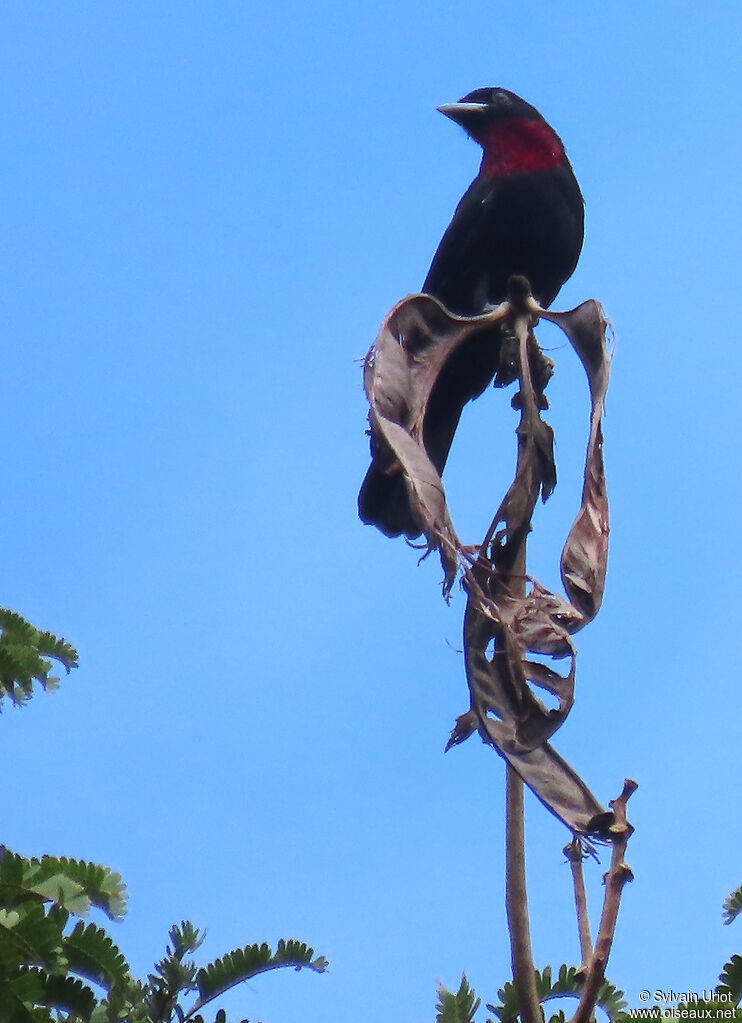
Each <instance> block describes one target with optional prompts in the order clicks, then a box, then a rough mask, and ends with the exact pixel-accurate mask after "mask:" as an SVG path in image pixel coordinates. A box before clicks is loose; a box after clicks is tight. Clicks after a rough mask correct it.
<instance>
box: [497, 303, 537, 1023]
mask: <svg viewBox="0 0 742 1023" xmlns="http://www.w3.org/2000/svg"><path fill="white" fill-rule="evenodd" d="M515 326H516V336H517V337H518V339H519V341H520V385H521V390H522V391H523V392H525V393H524V398H523V411H522V413H521V426H522V425H523V419H524V417H525V415H526V411H525V410H526V409H527V408H528V405H529V399H530V403H531V404H532V403H533V399H532V393H533V385H532V383H531V375H530V369H529V365H528V349H527V343H528V335H529V330H530V320H529V319H528V318H527V317H523V316H519V317H518V318H517V320H516V324H515ZM528 444H529V438H528V435H527V433H526V432H522V431H521V430H519V432H518V458H517V467H516V477H517V476H518V474H519V473H520V472H521V471H522V470H523V468H524V466H525V465H526V464H527V460H528V455H527V447H528ZM534 500H535V496H534ZM508 524H509V523H508ZM526 535H527V534H526ZM514 554H515V556H514V559H513V564H512V566H510V571H509V576H510V578H509V584H510V588H511V589H512V591H513V593H517V594H519V595H520V596H525V592H526V536H523V538H522V539H521V541H520V543H519V544H518V546H517V548H516V550H515V552H514ZM505 909H506V912H507V918H508V929H509V931H510V961H511V964H512V968H513V983H514V985H515V990H516V992H517V995H518V1008H519V1017H520V1023H542V1021H543V1018H544V1017H543V1013H542V1011H541V1004H540V1002H539V997H538V989H537V987H536V970H535V968H534V965H533V952H532V950H531V925H530V921H529V918H528V892H527V889H526V837H525V808H524V803H523V779H522V778H521V777H520V775H519V774H518V772H517V771H516V770H515V768H513V767H511V765H510V764H509V763H508V764H506V767H505Z"/></svg>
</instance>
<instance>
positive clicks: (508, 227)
mask: <svg viewBox="0 0 742 1023" xmlns="http://www.w3.org/2000/svg"><path fill="white" fill-rule="evenodd" d="M438 110H439V111H440V112H441V113H442V114H445V115H446V117H448V118H450V119H451V120H453V121H455V122H456V123H457V124H459V125H460V126H461V127H462V128H463V129H464V130H465V132H466V133H467V135H468V136H469V137H470V138H472V139H473V140H474V141H475V142H477V143H478V144H479V145H480V146H481V147H482V160H481V164H480V168H479V173H478V174H477V176H476V178H475V179H474V181H473V182H472V183H471V185H470V186H469V188H468V189H467V191H466V192H465V194H464V196H463V197H462V199H461V201H460V202H459V204H458V206H457V207H456V210H455V212H454V215H453V219H452V220H451V223H450V224H449V226H448V227H447V228H446V231H445V232H444V234H443V237H442V239H441V241H440V244H439V246H438V249H437V250H436V253H435V255H434V256H433V261H432V263H431V265H430V269H429V270H428V274H427V276H426V278H425V281H424V283H423V286H422V291H423V293H424V294H427V295H432V296H433V297H434V298H436V299H438V301H440V302H441V303H442V304H443V305H444V306H446V308H447V309H448V310H449V311H450V312H452V313H455V314H456V315H459V316H477V315H479V314H481V313H484V312H486V311H487V310H488V309H489V308H490V307H492V306H495V305H498V304H499V303H500V302H503V301H504V300H505V298H506V297H507V293H508V281H509V279H510V278H511V277H512V276H514V275H520V276H523V277H526V278H527V279H528V281H529V283H530V285H531V289H532V292H533V296H534V298H535V299H536V300H537V301H538V302H539V303H540V304H541V306H542V307H544V308H546V307H548V306H549V305H551V303H552V302H553V301H554V299H555V298H556V296H557V293H558V292H559V290H560V288H561V287H562V285H563V284H564V282H565V281H566V280H567V279H568V278H569V277H570V276H571V275H572V273H573V271H574V269H575V266H576V265H577V260H578V258H579V255H580V252H581V250H582V242H583V233H584V200H583V197H582V193H581V191H580V186H579V184H578V183H577V179H576V177H575V175H574V171H573V170H572V166H571V164H570V162H569V159H568V158H567V154H566V151H565V148H564V144H563V143H562V140H561V139H560V137H559V136H558V135H557V133H556V132H555V131H554V129H553V128H552V127H551V125H550V124H549V122H548V121H547V120H546V119H545V118H544V117H543V115H542V114H541V113H539V111H538V110H537V109H536V108H535V107H534V106H532V105H531V104H530V103H528V102H526V100H524V99H522V98H521V97H520V96H518V95H516V94H515V93H514V92H510V91H509V90H508V89H504V88H501V87H495V88H483V89H475V90H474V91H473V92H470V93H467V95H466V96H464V97H462V99H460V100H459V101H458V102H457V103H448V104H444V105H443V106H440V107H438ZM503 336H504V335H503V330H502V329H499V328H497V329H494V330H492V331H489V332H487V333H486V334H484V335H482V334H479V335H477V336H475V337H473V338H472V339H471V341H469V342H467V343H465V344H463V345H462V346H461V347H460V348H458V349H457V351H456V353H455V354H454V356H453V357H452V358H451V359H449V360H448V362H447V363H446V365H445V368H444V370H443V372H442V373H441V375H440V376H439V378H438V380H437V382H436V384H435V386H434V388H433V392H432V394H431V396H430V400H429V402H428V406H427V410H426V414H425V418H424V421H423V444H424V446H425V450H426V452H427V454H428V457H429V458H430V460H431V462H432V463H433V465H434V466H435V468H436V470H437V472H438V473H439V475H441V474H442V473H443V470H444V468H445V464H446V460H447V458H448V453H449V450H450V448H451V444H452V442H453V437H454V434H455V432H456V427H457V426H458V423H459V419H460V417H461V413H462V410H463V408H464V406H465V405H466V403H467V402H468V401H470V400H472V399H473V398H477V397H479V395H481V394H482V393H483V391H484V390H485V389H486V388H487V387H488V385H489V384H490V383H491V382H492V380H493V378H495V375H496V374H497V371H498V366H499V364H500V350H501V347H502V340H503ZM496 382H497V381H496ZM503 382H509V380H504V381H503ZM371 456H372V462H371V466H370V468H369V470H368V472H367V473H366V477H365V479H364V481H363V484H362V486H361V490H360V493H359V495H358V511H359V516H360V518H361V520H362V521H363V522H365V523H367V524H369V525H375V526H377V527H378V528H379V529H380V530H381V532H382V533H384V534H385V535H386V536H390V537H394V536H400V535H405V536H406V537H407V538H408V539H415V538H416V537H418V536H419V535H420V532H421V528H420V525H419V524H418V523H417V521H416V519H415V517H414V515H413V514H412V511H411V509H410V504H409V498H408V495H407V489H406V487H405V484H404V478H403V475H402V472H401V468H400V466H399V464H398V463H395V462H394V460H393V459H391V460H390V457H389V452H388V451H385V450H383V445H381V444H380V443H379V441H378V439H377V438H375V437H374V435H373V432H372V435H371ZM390 461H391V464H390Z"/></svg>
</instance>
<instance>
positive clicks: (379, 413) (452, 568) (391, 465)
mask: <svg viewBox="0 0 742 1023" xmlns="http://www.w3.org/2000/svg"><path fill="white" fill-rule="evenodd" d="M506 314H507V307H506V306H499V307H498V308H497V309H495V310H493V312H491V313H487V314H486V315H483V316H477V317H472V318H466V317H460V316H454V315H453V314H451V313H449V312H448V311H447V310H446V309H445V308H444V307H443V306H442V305H441V303H440V302H438V301H437V299H434V298H431V297H430V296H429V295H411V296H409V297H408V298H405V299H403V300H402V301H401V302H398V303H397V305H395V306H394V308H393V309H392V310H391V312H390V313H389V315H388V316H387V317H386V319H385V320H384V323H383V324H382V326H381V330H380V331H379V336H378V337H377V339H376V342H375V344H374V346H373V347H372V349H371V351H370V352H369V354H368V356H367V357H366V364H365V371H364V388H365V391H366V394H367V396H368V400H369V402H370V405H371V409H370V412H369V423H370V426H371V447H372V452H373V458H374V461H373V464H372V466H371V469H370V470H369V473H368V474H367V476H366V479H365V480H364V484H363V487H362V488H361V493H360V495H359V510H360V513H361V518H362V519H363V520H364V521H365V522H371V523H374V524H376V525H378V526H379V528H380V529H382V531H383V532H385V533H387V535H390V536H394V535H399V533H404V534H405V535H407V536H408V537H410V538H414V537H416V536H419V535H420V533H424V534H425V536H426V539H427V542H428V548H429V549H430V550H438V551H439V552H440V556H441V561H442V564H443V568H444V573H445V585H444V589H445V592H446V593H448V592H449V591H450V589H451V586H452V585H453V581H454V579H455V576H456V572H457V569H458V566H459V558H460V554H461V544H460V542H459V539H458V537H457V536H456V533H455V531H454V528H453V524H452V523H451V519H450V516H449V514H448V508H447V505H446V497H445V491H444V488H443V483H442V482H441V477H440V472H441V471H442V468H443V463H445V458H446V455H447V453H448V447H449V446H450V442H451V438H452V436H453V434H452V433H451V429H450V427H451V419H452V417H451V415H450V403H449V409H448V413H449V414H448V415H447V416H446V417H438V416H435V415H434V416H433V417H432V418H430V417H428V418H427V423H426V417H427V416H428V411H429V408H430V406H431V404H432V403H434V402H435V401H436V393H437V392H436V385H437V384H438V383H439V382H441V381H442V383H441V386H442V387H443V388H444V389H445V386H446V380H445V378H446V377H447V376H448V377H452V378H455V372H456V371H455V367H456V365H457V357H459V356H460V355H461V353H462V349H463V347H464V346H465V345H467V346H468V347H467V359H468V357H469V355H470V354H472V353H474V358H475V361H476V359H477V358H479V359H481V360H482V365H481V367H479V368H478V371H477V373H475V378H476V381H477V385H478V384H479V383H481V382H482V381H483V383H482V387H485V386H486V385H487V382H488V381H489V379H491V376H492V372H494V369H493V365H492V363H493V360H494V362H495V364H496V358H495V356H494V355H493V354H492V350H493V348H497V349H499V343H500V339H499V334H500V330H499V324H500V323H501V322H502V320H503V319H504V318H505V316H506ZM470 343H471V346H472V347H471V348H470V347H469V346H470ZM477 351H478V352H479V355H478V356H477V355H476V354H475V353H476V352H477ZM482 353H485V355H486V356H487V357H486V358H483V356H482ZM452 367H454V369H452ZM470 377H471V375H470ZM467 385H468V386H467V387H466V388H464V390H463V391H462V392H461V394H460V395H458V397H459V398H460V399H461V400H460V402H459V404H458V411H457V413H456V415H455V417H453V420H454V421H453V429H455V427H456V424H457V423H458V415H459V414H460V411H461V407H463V404H464V403H465V402H466V401H467V400H468V399H469V398H470V397H472V396H473V395H472V393H471V391H472V385H471V378H470V379H468V380H467ZM475 389H476V388H475ZM455 404H456V401H454V405H455ZM444 419H445V422H443V420H444ZM441 423H442V426H441V429H442V430H443V433H445V434H446V435H445V436H442V435H438V434H436V430H437V428H438V427H439V424H441ZM426 430H427V437H426V436H425V431H426ZM449 434H450V436H449ZM426 444H427V447H426Z"/></svg>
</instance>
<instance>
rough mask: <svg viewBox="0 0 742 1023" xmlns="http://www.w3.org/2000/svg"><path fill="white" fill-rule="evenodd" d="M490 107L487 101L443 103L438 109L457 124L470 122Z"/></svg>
mask: <svg viewBox="0 0 742 1023" xmlns="http://www.w3.org/2000/svg"><path fill="white" fill-rule="evenodd" d="M489 109H490V106H489V104H488V103H444V104H443V106H442V107H438V110H440V112H441V113H442V114H445V115H446V117H450V118H451V120H452V121H456V123H457V124H465V123H467V122H471V120H472V118H474V119H476V118H477V117H479V116H480V115H481V114H484V113H486V111H488V110H489Z"/></svg>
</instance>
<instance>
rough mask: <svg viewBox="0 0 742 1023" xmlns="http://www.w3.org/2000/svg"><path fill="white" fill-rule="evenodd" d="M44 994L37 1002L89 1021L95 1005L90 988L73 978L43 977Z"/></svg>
mask: <svg viewBox="0 0 742 1023" xmlns="http://www.w3.org/2000/svg"><path fill="white" fill-rule="evenodd" d="M43 985H44V994H43V996H42V997H41V998H39V999H38V1001H39V1002H40V1003H41V1004H43V1005H48V1006H51V1007H52V1008H54V1009H59V1010H63V1011H65V1012H70V1013H73V1014H74V1016H75V1017H77V1016H79V1017H80V1018H82V1019H84V1020H89V1019H90V1016H91V1014H92V1012H93V1009H94V1008H95V1005H96V998H95V995H94V994H93V992H92V991H91V990H90V988H89V987H88V986H87V985H86V984H83V982H82V981H81V980H77V979H76V978H75V977H57V976H51V977H44V978H43Z"/></svg>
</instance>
